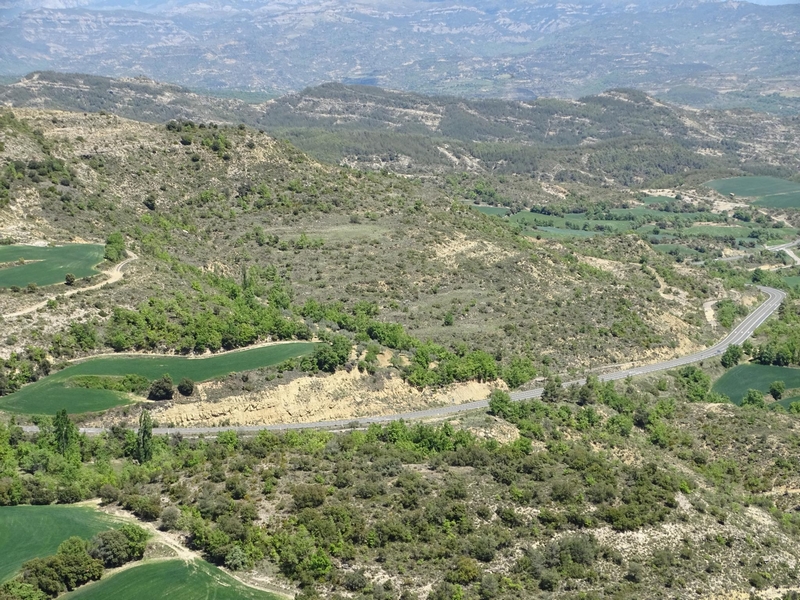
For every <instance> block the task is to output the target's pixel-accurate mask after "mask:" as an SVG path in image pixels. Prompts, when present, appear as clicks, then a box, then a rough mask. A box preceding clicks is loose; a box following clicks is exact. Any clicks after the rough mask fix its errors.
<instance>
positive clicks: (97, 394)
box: [0, 342, 314, 415]
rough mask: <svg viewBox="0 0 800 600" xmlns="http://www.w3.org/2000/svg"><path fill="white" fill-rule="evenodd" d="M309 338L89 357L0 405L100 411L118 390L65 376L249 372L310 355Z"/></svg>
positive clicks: (119, 400)
mask: <svg viewBox="0 0 800 600" xmlns="http://www.w3.org/2000/svg"><path fill="white" fill-rule="evenodd" d="M313 348H314V344H313V343H311V342H295V343H290V344H275V345H273V346H266V347H263V348H252V349H250V350H240V351H236V352H226V353H224V354H219V355H216V356H209V357H206V358H186V357H183V356H110V357H103V358H94V359H90V360H87V361H85V362H81V363H78V364H75V365H72V366H69V367H67V368H66V369H62V370H61V371H59V372H57V373H54V374H53V375H50V376H48V377H45V378H44V379H40V380H39V381H37V382H35V383H31V384H29V385H26V386H25V387H23V388H22V389H21V390H19V391H17V392H14V393H13V394H10V395H8V396H5V397H3V398H0V410H6V411H9V412H16V413H24V414H49V415H53V414H55V413H56V412H57V411H59V410H61V409H62V408H66V409H67V411H69V413H70V414H78V413H84V412H94V411H101V410H106V409H108V408H111V407H112V406H119V405H120V404H125V403H126V402H127V400H126V397H125V395H124V394H122V393H120V392H115V391H110V390H101V389H86V388H80V387H70V385H69V384H70V378H72V377H74V376H76V375H106V376H123V375H128V374H131V375H143V376H144V377H147V378H148V379H150V380H153V379H157V378H158V377H161V376H162V375H163V374H164V373H169V375H170V376H171V377H172V380H173V381H175V383H177V382H178V381H179V380H180V379H182V378H183V377H188V378H189V379H193V380H194V381H208V380H209V379H214V378H216V377H221V376H223V375H227V374H229V373H237V372H240V371H251V370H253V369H258V368H260V367H269V366H273V365H277V364H279V363H282V362H283V361H285V360H287V359H289V358H296V357H298V356H303V355H305V354H309V353H310V352H311V351H312V350H313Z"/></svg>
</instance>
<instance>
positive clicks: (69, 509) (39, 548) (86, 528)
mask: <svg viewBox="0 0 800 600" xmlns="http://www.w3.org/2000/svg"><path fill="white" fill-rule="evenodd" d="M115 524H116V522H115V521H113V520H112V519H111V518H110V517H109V516H108V515H106V514H105V513H102V512H99V511H96V510H94V509H93V508H91V507H88V506H61V505H51V506H3V507H0V581H4V580H6V579H8V578H9V577H11V576H12V575H14V573H16V572H17V571H18V570H19V568H20V567H21V566H22V563H24V562H25V561H27V560H30V559H32V558H36V557H41V556H48V555H50V554H55V552H56V550H57V549H58V546H59V544H60V543H61V542H63V541H64V540H65V539H67V538H69V537H71V536H73V535H77V536H80V537H82V538H90V537H92V536H93V535H95V534H96V533H99V532H100V531H105V530H106V529H111V528H113V527H114V526H115Z"/></svg>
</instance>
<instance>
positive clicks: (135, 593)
mask: <svg viewBox="0 0 800 600" xmlns="http://www.w3.org/2000/svg"><path fill="white" fill-rule="evenodd" d="M64 598H65V599H68V600H93V599H94V598H97V599H98V600H104V599H106V598H114V600H139V599H140V598H169V599H170V600H196V599H197V598H205V599H206V600H238V599H252V600H277V599H278V598H279V596H276V595H274V594H270V593H268V592H263V591H260V590H256V589H253V588H249V587H247V586H245V585H242V584H241V583H239V582H238V581H236V580H235V579H233V578H232V577H230V576H229V575H227V574H226V573H224V572H223V571H220V570H219V569H215V568H214V567H213V566H211V565H209V564H208V563H206V562H203V561H195V562H192V563H189V564H186V563H184V562H183V561H181V560H167V561H160V562H153V563H145V564H142V565H138V566H135V567H133V568H130V569H126V570H124V571H122V572H120V573H117V574H114V575H112V576H110V577H107V578H105V579H102V580H101V581H98V582H96V583H92V584H89V585H87V586H84V587H82V588H80V589H78V590H76V591H75V592H72V593H71V594H67V595H66V596H64Z"/></svg>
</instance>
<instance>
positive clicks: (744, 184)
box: [706, 177, 800, 198]
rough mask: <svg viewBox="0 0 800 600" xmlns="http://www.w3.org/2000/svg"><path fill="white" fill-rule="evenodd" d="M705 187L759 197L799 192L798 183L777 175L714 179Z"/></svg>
mask: <svg viewBox="0 0 800 600" xmlns="http://www.w3.org/2000/svg"><path fill="white" fill-rule="evenodd" d="M706 186H707V187H710V188H711V189H713V190H716V191H718V192H719V193H720V194H725V195H727V194H735V195H737V196H744V197H746V198H761V197H764V196H773V195H776V194H789V193H800V184H798V183H794V182H792V181H787V180H786V179H778V178H777V177H730V178H728V179H714V180H713V181H709V182H707V183H706Z"/></svg>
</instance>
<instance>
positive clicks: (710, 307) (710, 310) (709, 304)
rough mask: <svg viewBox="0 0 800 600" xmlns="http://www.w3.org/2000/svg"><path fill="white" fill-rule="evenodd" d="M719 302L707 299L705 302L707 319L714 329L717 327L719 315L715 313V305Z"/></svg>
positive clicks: (704, 309) (704, 308) (704, 310)
mask: <svg viewBox="0 0 800 600" xmlns="http://www.w3.org/2000/svg"><path fill="white" fill-rule="evenodd" d="M716 303H717V300H706V301H705V302H703V312H704V313H705V315H706V321H708V323H709V324H710V325H711V327H712V328H713V329H716V328H717V325H718V323H717V315H716V314H715V313H714V305H715V304H716Z"/></svg>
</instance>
